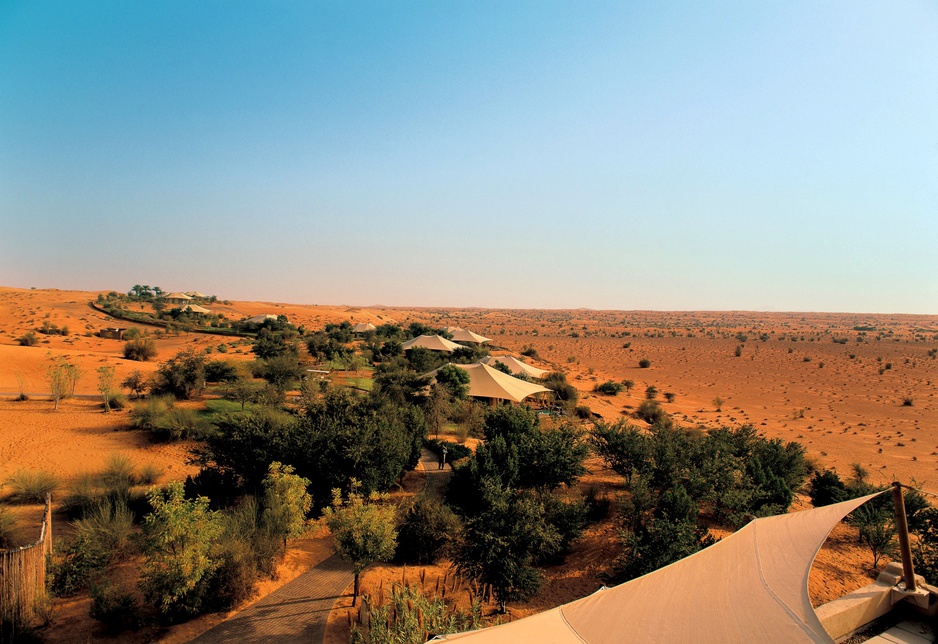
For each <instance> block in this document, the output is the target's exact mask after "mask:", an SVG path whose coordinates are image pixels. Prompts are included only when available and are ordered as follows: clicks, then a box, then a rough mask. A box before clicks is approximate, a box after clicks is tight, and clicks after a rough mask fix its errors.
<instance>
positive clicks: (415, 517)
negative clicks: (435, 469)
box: [396, 497, 459, 564]
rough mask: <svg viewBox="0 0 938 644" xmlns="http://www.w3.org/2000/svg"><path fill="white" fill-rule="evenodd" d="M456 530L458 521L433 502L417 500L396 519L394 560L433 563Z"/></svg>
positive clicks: (450, 540) (444, 507)
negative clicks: (395, 551) (396, 533)
mask: <svg viewBox="0 0 938 644" xmlns="http://www.w3.org/2000/svg"><path fill="white" fill-rule="evenodd" d="M458 531H459V519H457V518H456V515H455V514H453V511H452V510H450V509H449V508H448V507H447V506H445V505H443V504H442V503H440V502H439V501H437V500H435V499H431V498H428V497H419V498H418V499H417V500H416V501H414V502H413V503H412V504H411V505H410V506H409V507H407V509H406V510H404V512H403V514H401V516H400V518H399V519H398V537H397V555H396V558H397V560H398V561H403V562H404V563H408V564H434V563H436V562H437V560H438V559H440V558H441V557H443V556H445V555H446V554H447V550H448V548H449V545H450V543H451V542H452V540H453V538H454V536H455V535H456V534H457V533H458Z"/></svg>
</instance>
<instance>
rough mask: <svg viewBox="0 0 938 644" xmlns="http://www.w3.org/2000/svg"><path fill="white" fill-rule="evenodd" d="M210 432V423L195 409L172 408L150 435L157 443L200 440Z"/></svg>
mask: <svg viewBox="0 0 938 644" xmlns="http://www.w3.org/2000/svg"><path fill="white" fill-rule="evenodd" d="M211 430H212V427H211V423H210V422H209V421H208V420H206V419H205V418H203V417H202V416H200V415H199V412H197V411H196V410H195V409H189V408H185V407H173V408H171V409H170V410H169V411H168V412H166V414H165V415H164V416H163V417H162V418H161V419H160V422H159V423H157V426H156V428H155V429H153V430H151V432H150V434H151V436H152V437H153V439H154V440H156V441H159V442H170V441H177V440H189V439H193V440H202V439H204V438H205V437H206V436H207V435H208V434H209V433H210V432H211Z"/></svg>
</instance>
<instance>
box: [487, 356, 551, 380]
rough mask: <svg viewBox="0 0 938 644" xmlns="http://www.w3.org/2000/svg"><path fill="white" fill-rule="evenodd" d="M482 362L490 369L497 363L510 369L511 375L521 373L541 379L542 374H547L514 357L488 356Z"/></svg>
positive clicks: (545, 370) (545, 371)
mask: <svg viewBox="0 0 938 644" xmlns="http://www.w3.org/2000/svg"><path fill="white" fill-rule="evenodd" d="M482 362H484V363H485V364H487V365H489V366H490V367H491V366H494V365H495V363H496V362H499V363H501V364H503V365H505V366H506V367H508V368H509V369H511V371H512V373H522V372H523V373H526V374H528V375H529V376H531V377H532V378H543V377H544V374H546V373H549V372H548V371H547V369H538V368H537V367H532V366H531V365H529V364H526V363H524V362H522V361H521V360H518V358H516V357H514V356H489V357H488V358H485V359H484V360H482Z"/></svg>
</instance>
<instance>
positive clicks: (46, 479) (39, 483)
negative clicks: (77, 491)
mask: <svg viewBox="0 0 938 644" xmlns="http://www.w3.org/2000/svg"><path fill="white" fill-rule="evenodd" d="M7 485H9V486H10V489H11V490H12V494H11V495H10V497H9V501H10V503H45V502H46V495H47V494H52V493H53V492H55V491H56V490H57V489H58V488H59V479H58V478H57V477H56V476H55V475H54V474H52V473H51V472H46V471H44V470H18V471H17V472H15V473H14V474H13V476H11V477H10V478H9V480H8V481H7Z"/></svg>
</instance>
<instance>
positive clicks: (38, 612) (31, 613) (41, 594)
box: [0, 494, 52, 636]
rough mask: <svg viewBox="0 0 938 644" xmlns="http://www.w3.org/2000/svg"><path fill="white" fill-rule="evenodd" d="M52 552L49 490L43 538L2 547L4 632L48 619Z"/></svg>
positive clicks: (1, 615) (0, 579)
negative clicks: (14, 546)
mask: <svg viewBox="0 0 938 644" xmlns="http://www.w3.org/2000/svg"><path fill="white" fill-rule="evenodd" d="M51 553H52V499H51V497H50V495H48V494H47V495H46V512H45V516H44V517H43V520H42V527H41V528H40V530H39V539H37V540H36V541H35V542H34V543H31V544H29V545H28V546H22V547H19V548H12V549H10V550H0V626H2V631H3V635H4V636H9V635H12V634H14V633H15V631H16V630H18V629H20V628H29V627H31V626H35V625H36V624H37V623H39V622H42V621H44V620H45V617H46V615H47V606H48V595H47V590H46V561H47V559H48V556H49V554H51Z"/></svg>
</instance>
